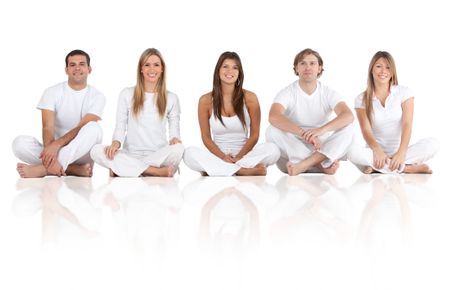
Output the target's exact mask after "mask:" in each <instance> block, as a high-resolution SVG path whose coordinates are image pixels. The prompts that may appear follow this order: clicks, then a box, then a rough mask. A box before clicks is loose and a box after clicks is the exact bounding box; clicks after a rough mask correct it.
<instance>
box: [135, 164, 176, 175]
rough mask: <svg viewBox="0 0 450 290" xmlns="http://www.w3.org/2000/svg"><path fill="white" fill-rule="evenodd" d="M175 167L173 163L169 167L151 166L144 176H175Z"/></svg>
mask: <svg viewBox="0 0 450 290" xmlns="http://www.w3.org/2000/svg"><path fill="white" fill-rule="evenodd" d="M174 173H175V169H174V168H173V166H172V165H170V166H167V167H153V166H149V167H148V168H147V169H146V170H145V171H144V172H143V173H142V175H143V176H158V177H173V175H174Z"/></svg>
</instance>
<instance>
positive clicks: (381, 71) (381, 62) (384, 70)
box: [372, 57, 392, 84]
mask: <svg viewBox="0 0 450 290" xmlns="http://www.w3.org/2000/svg"><path fill="white" fill-rule="evenodd" d="M372 77H373V80H374V82H375V84H389V83H390V81H391V78H392V72H391V65H390V64H389V62H388V61H387V59H385V58H384V57H380V58H379V59H378V60H377V61H376V62H375V64H374V65H373V67H372Z"/></svg>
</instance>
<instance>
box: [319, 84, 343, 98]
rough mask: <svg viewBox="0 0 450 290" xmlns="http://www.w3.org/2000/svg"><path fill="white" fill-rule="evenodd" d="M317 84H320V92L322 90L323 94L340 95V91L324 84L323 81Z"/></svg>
mask: <svg viewBox="0 0 450 290" xmlns="http://www.w3.org/2000/svg"><path fill="white" fill-rule="evenodd" d="M317 85H318V86H319V88H320V92H321V93H322V94H324V95H326V96H334V95H339V93H338V92H337V91H336V90H334V89H333V88H331V87H329V86H327V85H324V84H323V83H321V82H318V84H317Z"/></svg>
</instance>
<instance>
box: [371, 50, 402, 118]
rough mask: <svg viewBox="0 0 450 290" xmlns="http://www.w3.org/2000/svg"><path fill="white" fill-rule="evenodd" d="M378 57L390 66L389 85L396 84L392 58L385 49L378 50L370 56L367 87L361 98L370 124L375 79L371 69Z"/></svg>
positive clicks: (395, 70) (395, 72) (395, 71)
mask: <svg viewBox="0 0 450 290" xmlns="http://www.w3.org/2000/svg"><path fill="white" fill-rule="evenodd" d="M380 58H384V59H385V60H386V61H387V63H388V64H389V67H390V72H391V80H390V83H389V87H391V86H393V85H394V86H396V85H398V79H397V69H396V68H395V62H394V58H393V57H392V55H391V54H390V53H389V52H387V51H378V52H377V53H375V55H374V56H373V57H372V60H371V61H370V64H369V71H368V76H367V89H366V90H365V91H364V93H363V100H364V107H365V109H366V115H367V118H368V119H369V122H370V123H371V124H372V114H373V109H372V103H373V102H372V98H373V93H374V92H375V81H374V79H373V75H372V70H373V67H374V66H375V63H376V62H377V61H378V60H379V59H380Z"/></svg>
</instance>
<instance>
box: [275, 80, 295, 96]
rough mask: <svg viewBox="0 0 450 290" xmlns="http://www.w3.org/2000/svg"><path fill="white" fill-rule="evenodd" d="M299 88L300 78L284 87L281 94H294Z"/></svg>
mask: <svg viewBox="0 0 450 290" xmlns="http://www.w3.org/2000/svg"><path fill="white" fill-rule="evenodd" d="M298 90H299V89H298V80H296V81H295V82H293V83H290V84H289V85H287V86H285V87H284V88H282V89H281V90H280V92H279V94H294V93H295V92H297V91H298Z"/></svg>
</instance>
